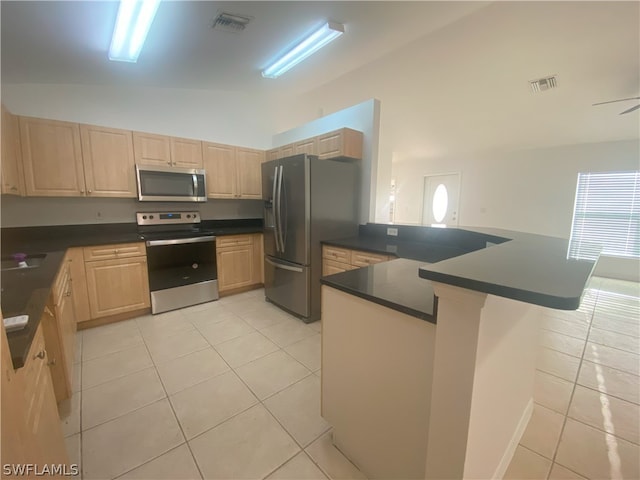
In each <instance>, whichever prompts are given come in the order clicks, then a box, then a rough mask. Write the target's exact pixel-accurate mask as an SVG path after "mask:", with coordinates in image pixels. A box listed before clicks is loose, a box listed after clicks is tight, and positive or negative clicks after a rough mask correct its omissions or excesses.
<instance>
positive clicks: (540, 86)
mask: <svg viewBox="0 0 640 480" xmlns="http://www.w3.org/2000/svg"><path fill="white" fill-rule="evenodd" d="M529 85H531V90H532V91H533V93H538V92H544V91H545V90H551V89H552V88H556V87H557V86H558V77H556V76H555V75H551V76H550V77H544V78H539V79H538V80H531V81H529Z"/></svg>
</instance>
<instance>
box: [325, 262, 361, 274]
mask: <svg viewBox="0 0 640 480" xmlns="http://www.w3.org/2000/svg"><path fill="white" fill-rule="evenodd" d="M356 268H358V267H354V266H353V265H351V264H349V263H343V262H336V261H334V260H329V259H326V258H325V259H324V260H323V261H322V275H323V276H325V275H333V274H334V273H340V272H346V271H347V270H354V269H356Z"/></svg>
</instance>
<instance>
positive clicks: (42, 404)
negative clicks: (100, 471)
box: [1, 325, 68, 477]
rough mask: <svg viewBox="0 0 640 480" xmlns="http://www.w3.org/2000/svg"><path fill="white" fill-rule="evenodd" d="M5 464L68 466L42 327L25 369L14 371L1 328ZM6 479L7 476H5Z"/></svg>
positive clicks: (35, 338)
mask: <svg viewBox="0 0 640 480" xmlns="http://www.w3.org/2000/svg"><path fill="white" fill-rule="evenodd" d="M2 337H3V338H2V349H1V350H2V389H1V390H2V402H1V404H2V442H1V443H2V461H3V464H12V463H22V464H26V463H31V464H37V465H39V466H40V468H42V466H43V465H44V464H50V465H51V464H68V455H67V452H66V447H65V442H64V438H63V435H62V428H61V423H60V417H59V416H58V409H57V406H56V399H55V395H54V392H53V386H52V382H51V375H50V373H49V368H47V362H48V361H49V358H48V356H47V350H46V348H45V341H44V336H43V333H42V325H40V326H38V329H37V330H36V333H35V336H34V338H33V341H32V343H31V348H30V350H29V353H28V354H27V357H26V360H25V363H24V366H23V367H22V368H19V369H18V370H13V365H12V364H11V358H10V355H8V354H7V352H8V351H9V348H8V343H7V340H6V335H5V332H4V327H2ZM3 477H4V475H3Z"/></svg>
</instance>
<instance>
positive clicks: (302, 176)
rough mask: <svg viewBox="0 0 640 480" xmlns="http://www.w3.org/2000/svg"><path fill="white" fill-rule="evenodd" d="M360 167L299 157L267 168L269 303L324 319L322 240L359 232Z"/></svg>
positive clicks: (264, 185) (264, 183) (266, 279)
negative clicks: (321, 290)
mask: <svg viewBox="0 0 640 480" xmlns="http://www.w3.org/2000/svg"><path fill="white" fill-rule="evenodd" d="M359 172H360V165H359V164H358V163H356V162H355V161H352V160H351V161H350V160H346V159H345V160H344V161H342V160H319V159H318V157H316V156H313V155H306V154H302V155H295V156H293V157H287V158H283V159H280V160H272V161H270V162H265V163H263V164H262V198H263V200H264V225H265V227H264V254H265V258H264V262H265V263H264V287H265V296H266V297H267V300H269V301H271V302H272V303H275V304H276V305H278V306H280V307H282V308H283V309H285V310H287V311H289V312H290V313H293V314H294V315H296V316H298V317H300V318H302V319H303V320H304V321H305V322H307V323H308V322H312V321H314V320H317V319H319V318H320V277H321V276H322V247H321V245H320V242H321V241H323V240H330V239H335V238H344V237H350V236H355V235H357V233H358V206H359V202H360V182H359Z"/></svg>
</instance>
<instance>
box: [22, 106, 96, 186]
mask: <svg viewBox="0 0 640 480" xmlns="http://www.w3.org/2000/svg"><path fill="white" fill-rule="evenodd" d="M20 139H21V146H22V157H23V162H24V177H25V185H26V192H27V195H33V196H41V197H49V196H57V197H75V196H83V195H84V194H85V186H84V169H83V166H82V150H81V147H80V128H79V126H78V124H77V123H69V122H60V121H56V120H44V119H40V118H30V117H20Z"/></svg>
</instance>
